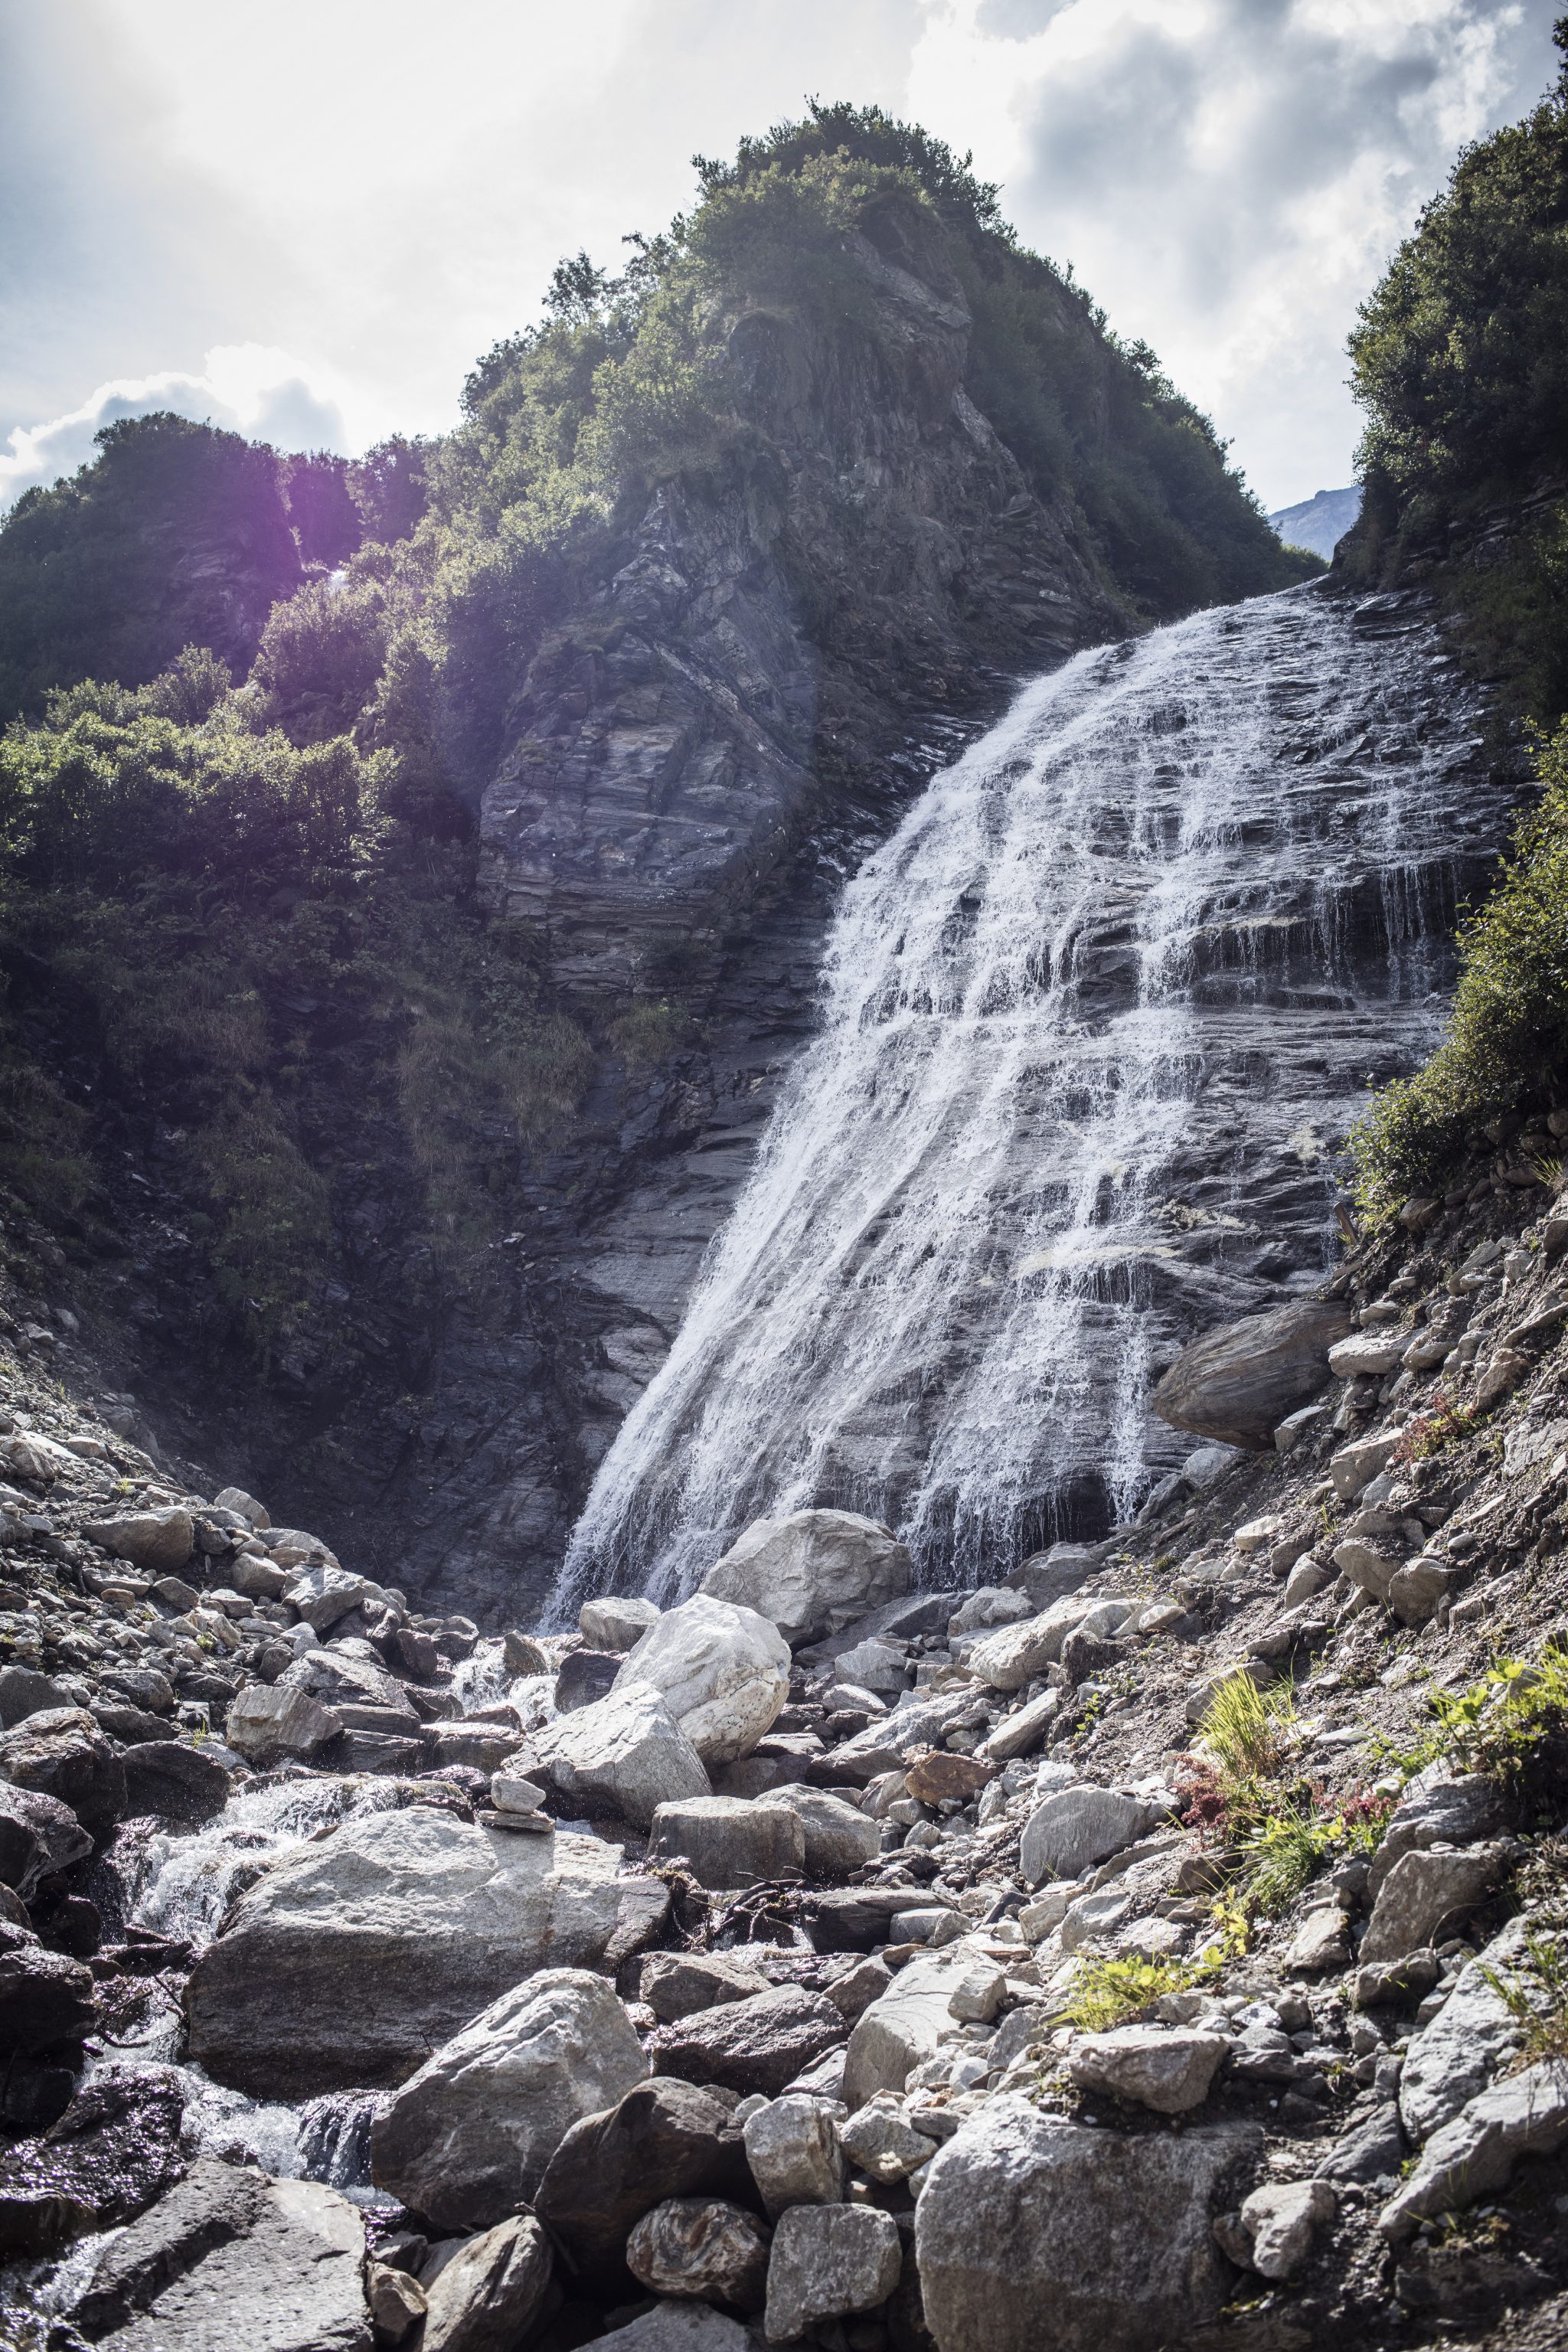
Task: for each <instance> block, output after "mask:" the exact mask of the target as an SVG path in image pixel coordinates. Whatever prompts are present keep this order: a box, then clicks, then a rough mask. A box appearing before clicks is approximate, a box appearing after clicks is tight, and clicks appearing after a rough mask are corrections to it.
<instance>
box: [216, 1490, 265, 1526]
mask: <svg viewBox="0 0 1568 2352" xmlns="http://www.w3.org/2000/svg"><path fill="white" fill-rule="evenodd" d="M213 1508H214V1510H216V1511H233V1512H235V1513H236V1514H237V1517H240V1518H242V1519H248V1520H249V1522H250V1524H251V1526H252V1527H253V1528H262V1529H266V1528H269V1527H270V1526H271V1525H272V1521H271V1519H270V1517H268V1511H267V1507H266V1505H265V1504H264V1503H258V1501H257V1499H256V1497H255V1496H254V1495H247V1493H246V1491H245V1488H244V1487H243V1486H225V1487H223V1488H221V1489H220V1490H219V1492H218V1493H217V1494H216V1495H215V1496H213Z"/></svg>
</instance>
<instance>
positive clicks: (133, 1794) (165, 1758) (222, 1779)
mask: <svg viewBox="0 0 1568 2352" xmlns="http://www.w3.org/2000/svg"><path fill="white" fill-rule="evenodd" d="M121 1765H122V1768H123V1770H124V1773H125V1814H126V1819H127V1820H128V1821H129V1820H133V1819H134V1818H135V1817H136V1816H137V1815H139V1814H142V1813H156V1814H158V1815H159V1816H160V1817H161V1818H162V1819H163V1820H164V1821H170V1822H187V1823H194V1822H210V1821H211V1820H212V1819H213V1817H214V1815H215V1814H216V1813H221V1812H222V1811H223V1809H224V1807H225V1806H226V1804H227V1802H228V1791H229V1779H228V1774H227V1773H226V1771H225V1769H224V1768H223V1766H222V1765H221V1764H220V1763H219V1762H218V1760H217V1759H216V1756H209V1755H206V1754H205V1753H204V1751H203V1750H202V1749H201V1748H192V1747H190V1746H188V1745H187V1743H186V1742H185V1741H184V1740H183V1739H146V1740H142V1741H139V1742H138V1744H137V1745H136V1746H135V1747H134V1748H127V1749H126V1752H125V1754H124V1756H123V1757H122V1759H121Z"/></svg>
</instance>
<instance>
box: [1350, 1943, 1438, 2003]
mask: <svg viewBox="0 0 1568 2352" xmlns="http://www.w3.org/2000/svg"><path fill="white" fill-rule="evenodd" d="M1439 1974H1440V1970H1439V1969H1438V1965H1437V1955H1436V1952H1430V1951H1426V1952H1407V1953H1406V1954H1405V1958H1403V1959H1402V1960H1383V1961H1378V1962H1376V1963H1374V1964H1373V1965H1371V1966H1368V1967H1366V1968H1361V1969H1357V1970H1356V1973H1355V1979H1354V1983H1353V1985H1352V1990H1351V1998H1352V2000H1353V2001H1354V2003H1355V2005H1356V2007H1357V2008H1358V2009H1378V2008H1381V2007H1382V2006H1383V2005H1384V2003H1386V2002H1391V2001H1406V2000H1424V1999H1425V1998H1426V1994H1427V1993H1429V1992H1430V1991H1431V1990H1432V1988H1433V1986H1434V1985H1435V1984H1436V1981H1437V1979H1438V1976H1439Z"/></svg>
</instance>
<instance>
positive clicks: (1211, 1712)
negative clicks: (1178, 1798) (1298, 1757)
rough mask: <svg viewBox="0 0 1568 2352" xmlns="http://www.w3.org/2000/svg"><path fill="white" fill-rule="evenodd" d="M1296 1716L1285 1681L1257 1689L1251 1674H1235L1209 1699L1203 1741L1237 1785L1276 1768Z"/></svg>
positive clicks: (1268, 1774) (1266, 1775) (1267, 1775)
mask: <svg viewBox="0 0 1568 2352" xmlns="http://www.w3.org/2000/svg"><path fill="white" fill-rule="evenodd" d="M1295 1716H1296V1696H1295V1692H1294V1691H1293V1690H1292V1688H1291V1686H1290V1685H1289V1683H1288V1682H1284V1683H1276V1684H1273V1685H1270V1686H1269V1688H1268V1689H1267V1690H1261V1689H1259V1687H1258V1684H1257V1683H1256V1682H1255V1681H1254V1680H1253V1677H1252V1676H1251V1675H1233V1676H1232V1678H1231V1679H1230V1681H1229V1682H1226V1683H1222V1684H1221V1685H1220V1686H1219V1688H1218V1690H1216V1691H1215V1695H1214V1696H1213V1698H1212V1699H1211V1700H1210V1702H1209V1707H1208V1712H1207V1714H1206V1715H1205V1717H1204V1723H1203V1743H1204V1746H1205V1748H1207V1749H1208V1751H1209V1754H1210V1755H1211V1756H1212V1757H1213V1758H1214V1759H1215V1763H1216V1764H1217V1765H1218V1767H1219V1769H1220V1771H1221V1773H1222V1775H1223V1776H1224V1777H1225V1779H1226V1780H1227V1781H1229V1782H1230V1783H1231V1784H1232V1785H1233V1786H1234V1787H1235V1788H1237V1790H1240V1789H1242V1788H1245V1787H1246V1786H1247V1785H1248V1784H1249V1783H1251V1782H1254V1781H1258V1780H1268V1779H1271V1778H1272V1777H1273V1776H1274V1775H1275V1774H1276V1773H1277V1772H1278V1771H1279V1769H1280V1767H1281V1765H1282V1764H1283V1762H1284V1760H1285V1758H1286V1755H1287V1754H1288V1752H1289V1734H1290V1732H1291V1729H1292V1728H1293V1726H1294V1723H1295Z"/></svg>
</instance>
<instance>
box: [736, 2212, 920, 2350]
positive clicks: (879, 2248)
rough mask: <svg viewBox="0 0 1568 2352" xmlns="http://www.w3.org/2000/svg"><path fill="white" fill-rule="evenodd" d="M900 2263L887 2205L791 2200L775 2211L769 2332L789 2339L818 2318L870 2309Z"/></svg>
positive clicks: (778, 2339) (888, 2288)
mask: <svg viewBox="0 0 1568 2352" xmlns="http://www.w3.org/2000/svg"><path fill="white" fill-rule="evenodd" d="M902 2268H903V2249H902V2246H901V2244H900V2239H899V2225H898V2223H897V2222H896V2221H894V2219H893V2217H892V2215H891V2214H890V2213H883V2212H879V2210H877V2208H876V2207H875V2206H871V2205H792V2206H791V2207H790V2209H789V2210H788V2212H787V2213H783V2214H781V2215H780V2217H779V2222H778V2227H777V2228H776V2229H775V2230H774V2231H773V2250H772V2252H771V2254H770V2257H769V2261H768V2307H767V2318H766V2322H765V2325H766V2327H767V2333H768V2340H769V2341H770V2343H773V2344H779V2343H793V2342H794V2341H795V2338H796V2337H798V2336H804V2335H805V2332H806V2330H807V2328H811V2327H817V2326H821V2324H822V2322H823V2321H824V2320H827V2319H847V2318H849V2317H850V2316H851V2315H853V2314H854V2313H856V2312H858V2311H874V2310H875V2309H876V2307H877V2305H879V2304H881V2303H886V2301H887V2300H888V2297H889V2295H890V2294H892V2293H893V2290H894V2289H895V2287H896V2286H897V2285H898V2284H899V2274H900V2271H901V2270H902ZM944 2352H945V2347H944Z"/></svg>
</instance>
